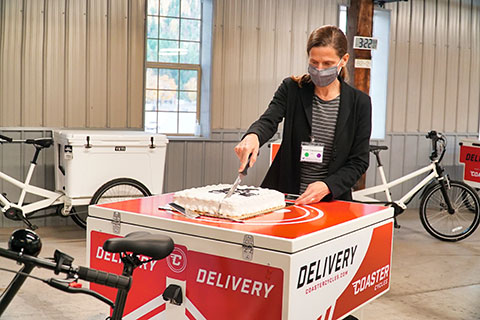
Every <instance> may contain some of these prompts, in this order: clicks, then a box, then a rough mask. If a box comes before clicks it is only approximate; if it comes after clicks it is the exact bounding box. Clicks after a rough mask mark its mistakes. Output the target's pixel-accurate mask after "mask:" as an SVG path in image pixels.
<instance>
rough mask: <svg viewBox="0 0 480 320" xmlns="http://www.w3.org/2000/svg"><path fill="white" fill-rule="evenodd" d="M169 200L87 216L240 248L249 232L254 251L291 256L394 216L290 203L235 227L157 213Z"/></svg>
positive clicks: (345, 205)
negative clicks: (237, 245)
mask: <svg viewBox="0 0 480 320" xmlns="http://www.w3.org/2000/svg"><path fill="white" fill-rule="evenodd" d="M172 200H173V194H164V195H159V196H153V197H147V198H141V199H134V200H129V201H123V202H117V203H109V204H102V205H95V206H90V208H89V215H90V216H92V217H97V218H101V219H106V220H112V219H113V214H114V212H118V213H119V214H120V221H121V223H125V224H135V225H141V226H145V227H148V228H154V229H159V230H168V231H173V232H179V233H183V234H185V233H186V234H190V235H195V236H198V237H202V238H209V239H215V240H220V241H226V242H231V243H232V242H233V243H238V244H240V245H241V244H242V243H243V240H244V236H245V235H247V234H249V235H252V236H253V238H254V247H256V248H263V249H268V250H275V251H281V252H285V253H294V252H297V251H299V250H303V249H306V248H308V247H312V246H315V245H318V244H319V243H322V242H326V241H329V240H331V239H333V238H336V237H338V236H340V235H343V234H347V233H350V232H353V231H356V230H358V229H361V228H364V227H367V226H370V225H372V224H375V223H378V222H381V221H384V220H387V219H391V218H392V217H393V208H387V207H382V206H374V205H366V204H360V203H351V202H344V201H332V202H321V203H316V204H312V205H303V206H294V205H293V203H290V204H288V205H287V207H286V208H285V209H282V210H277V211H274V212H271V213H267V214H264V215H261V216H258V217H254V218H250V219H247V220H244V222H243V223H239V222H234V221H229V220H224V219H217V218H209V217H201V218H196V219H195V218H194V219H192V218H187V217H185V216H183V215H181V214H178V213H174V212H171V211H167V210H163V209H159V207H164V206H165V205H166V204H168V203H170V202H172Z"/></svg>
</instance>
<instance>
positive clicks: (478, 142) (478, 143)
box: [460, 138, 480, 147]
mask: <svg viewBox="0 0 480 320" xmlns="http://www.w3.org/2000/svg"><path fill="white" fill-rule="evenodd" d="M462 144H463V145H466V146H475V147H480V140H478V139H475V138H464V139H462V140H460V145H462Z"/></svg>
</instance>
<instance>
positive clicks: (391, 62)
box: [385, 3, 397, 132]
mask: <svg viewBox="0 0 480 320" xmlns="http://www.w3.org/2000/svg"><path fill="white" fill-rule="evenodd" d="M385 7H386V8H387V9H389V10H391V14H390V55H389V58H388V79H389V81H388V89H387V121H386V125H385V127H386V132H389V131H392V127H393V95H394V92H395V88H394V87H395V86H394V81H393V80H394V77H395V72H396V68H395V65H396V64H395V58H396V52H397V41H396V28H397V4H396V3H390V4H386V5H385Z"/></svg>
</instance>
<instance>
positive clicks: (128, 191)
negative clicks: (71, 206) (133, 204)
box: [70, 178, 152, 229]
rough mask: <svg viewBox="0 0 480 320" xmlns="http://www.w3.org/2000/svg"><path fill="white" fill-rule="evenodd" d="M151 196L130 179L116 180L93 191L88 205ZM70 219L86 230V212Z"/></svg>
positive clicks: (144, 187)
mask: <svg viewBox="0 0 480 320" xmlns="http://www.w3.org/2000/svg"><path fill="white" fill-rule="evenodd" d="M151 195H152V193H151V192H150V190H148V188H147V187H146V186H145V185H144V184H142V183H141V182H139V181H137V180H135V179H130V178H118V179H113V180H110V181H108V182H106V183H105V184H103V185H102V186H101V187H100V188H99V189H98V190H97V191H95V193H94V194H93V197H92V199H91V200H90V204H91V205H92V204H102V203H109V202H118V201H124V200H130V199H135V198H140V197H148V196H151ZM70 217H71V218H72V219H73V221H75V223H76V224H77V225H79V226H80V227H82V228H84V229H86V228H87V217H88V213H87V212H85V213H83V214H72V215H71V216H70Z"/></svg>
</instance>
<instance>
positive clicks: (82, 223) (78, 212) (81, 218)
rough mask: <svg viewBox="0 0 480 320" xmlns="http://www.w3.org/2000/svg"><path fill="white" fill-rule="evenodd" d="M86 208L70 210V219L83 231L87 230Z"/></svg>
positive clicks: (80, 207)
mask: <svg viewBox="0 0 480 320" xmlns="http://www.w3.org/2000/svg"><path fill="white" fill-rule="evenodd" d="M87 217H88V206H75V207H72V210H70V218H72V220H73V221H74V222H75V223H76V224H77V225H78V226H79V227H80V228H83V229H86V228H87Z"/></svg>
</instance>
